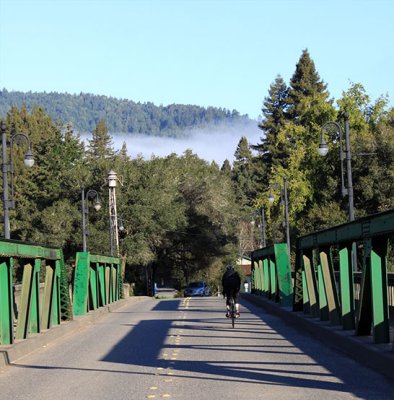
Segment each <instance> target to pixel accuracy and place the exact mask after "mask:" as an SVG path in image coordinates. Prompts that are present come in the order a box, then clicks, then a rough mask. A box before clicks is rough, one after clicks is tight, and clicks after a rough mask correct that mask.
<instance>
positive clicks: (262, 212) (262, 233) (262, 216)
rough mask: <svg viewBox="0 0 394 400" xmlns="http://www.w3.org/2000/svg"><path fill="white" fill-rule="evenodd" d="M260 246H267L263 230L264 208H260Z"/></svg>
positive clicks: (264, 230)
mask: <svg viewBox="0 0 394 400" xmlns="http://www.w3.org/2000/svg"><path fill="white" fill-rule="evenodd" d="M260 227H261V246H262V247H265V246H267V239H266V238H267V235H266V229H265V213H264V207H261V226H260Z"/></svg>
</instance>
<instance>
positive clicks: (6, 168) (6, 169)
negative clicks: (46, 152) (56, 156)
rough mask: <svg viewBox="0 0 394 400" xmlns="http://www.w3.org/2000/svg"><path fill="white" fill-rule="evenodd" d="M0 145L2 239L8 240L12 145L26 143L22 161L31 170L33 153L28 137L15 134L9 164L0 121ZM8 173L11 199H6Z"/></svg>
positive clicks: (5, 137) (12, 202)
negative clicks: (0, 155)
mask: <svg viewBox="0 0 394 400" xmlns="http://www.w3.org/2000/svg"><path fill="white" fill-rule="evenodd" d="M0 129H1V144H2V164H1V170H2V173H3V209H4V237H5V238H6V239H10V217H9V209H13V208H15V201H14V165H13V158H12V149H13V146H14V143H15V144H17V145H18V146H19V145H20V144H21V141H20V140H21V139H22V141H25V142H26V143H27V152H26V155H25V159H24V164H25V166H26V167H28V168H31V167H32V166H33V165H34V158H33V153H32V151H31V147H30V146H31V143H30V139H29V137H28V136H27V135H26V134H24V133H22V132H19V133H15V134H14V135H12V136H11V138H10V162H9V163H8V161H7V134H6V124H5V121H1V126H0ZM8 173H10V174H11V199H10V198H9V197H8Z"/></svg>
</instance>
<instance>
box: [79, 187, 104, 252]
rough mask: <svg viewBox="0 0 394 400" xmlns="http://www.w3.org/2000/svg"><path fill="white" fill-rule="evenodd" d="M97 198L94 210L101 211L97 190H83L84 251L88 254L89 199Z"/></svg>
mask: <svg viewBox="0 0 394 400" xmlns="http://www.w3.org/2000/svg"><path fill="white" fill-rule="evenodd" d="M94 197H95V198H96V201H95V202H94V209H95V210H96V211H99V210H100V208H101V203H100V199H99V195H98V193H97V191H96V190H94V189H90V190H88V191H87V192H86V196H85V189H84V188H82V251H83V252H86V251H87V250H86V248H87V247H86V237H87V235H88V232H87V225H88V224H89V198H91V199H92V198H94Z"/></svg>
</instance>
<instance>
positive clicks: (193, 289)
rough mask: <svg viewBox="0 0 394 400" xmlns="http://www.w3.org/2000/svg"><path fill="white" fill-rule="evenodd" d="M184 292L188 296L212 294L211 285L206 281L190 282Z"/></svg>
mask: <svg viewBox="0 0 394 400" xmlns="http://www.w3.org/2000/svg"><path fill="white" fill-rule="evenodd" d="M184 294H185V296H186V297H189V296H190V297H191V296H201V297H202V296H211V295H212V292H211V289H210V287H209V286H208V284H207V283H206V282H205V281H195V282H190V283H189V286H188V287H187V288H186V289H185V291H184Z"/></svg>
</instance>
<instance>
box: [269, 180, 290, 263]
mask: <svg viewBox="0 0 394 400" xmlns="http://www.w3.org/2000/svg"><path fill="white" fill-rule="evenodd" d="M275 187H276V188H278V189H280V202H281V204H282V205H284V207H285V220H284V225H285V229H286V243H287V253H288V256H289V261H290V226H289V202H288V198H287V179H286V177H285V176H284V177H283V190H282V187H281V185H280V184H279V183H274V184H272V185H271V186H270V194H269V196H268V201H269V202H270V203H273V202H274V200H275V199H274V195H273V194H272V188H275Z"/></svg>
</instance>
